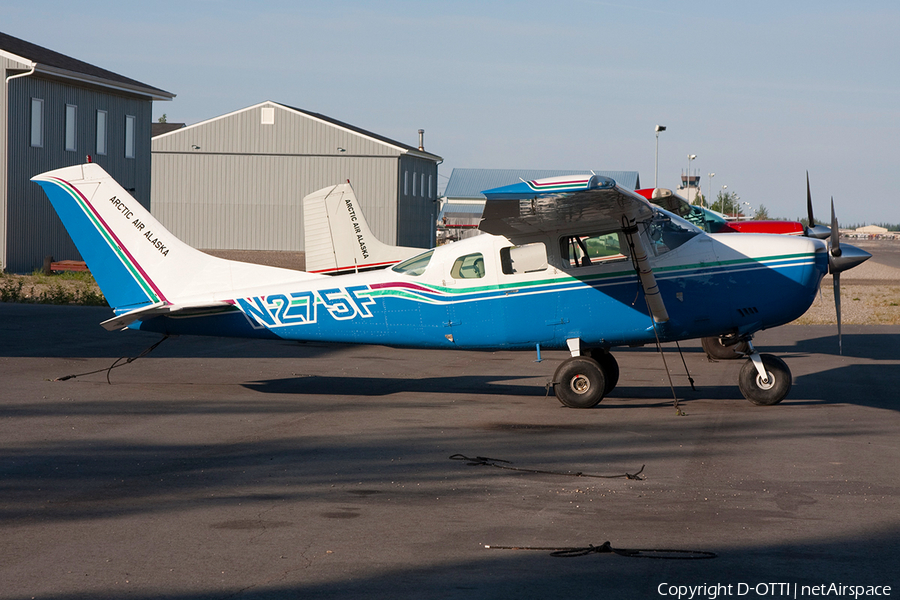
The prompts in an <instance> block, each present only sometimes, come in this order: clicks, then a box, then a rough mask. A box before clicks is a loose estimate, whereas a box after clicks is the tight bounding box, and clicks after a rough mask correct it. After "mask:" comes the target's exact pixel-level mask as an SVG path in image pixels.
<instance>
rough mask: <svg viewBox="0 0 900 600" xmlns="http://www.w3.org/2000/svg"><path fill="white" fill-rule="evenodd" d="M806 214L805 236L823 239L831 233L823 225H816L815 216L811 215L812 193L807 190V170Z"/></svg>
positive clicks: (807, 173)
mask: <svg viewBox="0 0 900 600" xmlns="http://www.w3.org/2000/svg"><path fill="white" fill-rule="evenodd" d="M806 215H807V218H808V219H809V223H808V224H807V226H806V235H807V237H811V238H816V239H817V240H824V239H826V238H828V236H829V235H831V230H829V229H828V227H826V226H825V225H816V218H815V217H814V216H813V207H812V194H811V193H810V191H809V171H807V172H806Z"/></svg>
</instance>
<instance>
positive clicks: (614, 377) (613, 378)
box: [591, 348, 619, 398]
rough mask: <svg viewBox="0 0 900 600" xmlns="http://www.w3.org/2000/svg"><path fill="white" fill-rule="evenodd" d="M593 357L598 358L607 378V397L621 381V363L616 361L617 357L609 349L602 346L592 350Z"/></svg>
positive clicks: (605, 391) (604, 393) (598, 362)
mask: <svg viewBox="0 0 900 600" xmlns="http://www.w3.org/2000/svg"><path fill="white" fill-rule="evenodd" d="M591 358H593V359H594V360H596V361H597V364H598V365H600V368H601V369H602V370H603V377H604V378H605V379H606V388H605V389H604V390H603V397H604V398H605V397H606V396H609V393H610V392H612V391H613V390H614V389H616V385H618V383H619V363H618V361H616V357H615V356H613V355H612V354H610V352H609V350H604V349H602V348H594V349H593V350H591Z"/></svg>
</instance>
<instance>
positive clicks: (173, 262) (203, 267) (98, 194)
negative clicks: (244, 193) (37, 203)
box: [32, 163, 316, 314]
mask: <svg viewBox="0 0 900 600" xmlns="http://www.w3.org/2000/svg"><path fill="white" fill-rule="evenodd" d="M32 181H35V182H37V183H38V184H40V185H41V187H42V188H43V189H44V192H45V193H46V194H47V197H48V198H49V199H50V202H51V203H52V204H53V208H54V209H55V210H56V213H57V214H58V215H59V218H60V219H61V220H62V222H63V225H64V226H65V227H66V230H67V231H68V232H69V235H70V236H71V237H72V241H74V242H75V245H76V247H77V248H78V251H79V252H81V256H82V257H83V258H84V260H85V262H86V263H87V265H88V268H90V270H91V273H92V274H93V275H94V278H95V279H96V280H97V283H98V284H99V286H100V289H101V290H102V291H103V295H104V296H106V299H107V301H108V302H109V304H110V306H111V307H113V308H114V309H115V310H116V312H117V314H121V313H127V312H130V311H134V310H138V309H146V308H147V307H149V306H154V305H158V306H161V305H165V306H170V305H173V304H177V303H179V302H184V301H185V300H188V299H189V300H191V301H194V302H204V301H207V300H210V301H212V300H213V299H215V298H217V297H219V296H222V295H223V294H225V295H227V294H228V292H229V291H230V290H234V289H240V288H242V287H250V286H253V285H264V284H269V283H280V282H285V281H298V280H301V279H308V278H313V277H316V276H311V275H309V274H307V273H304V272H302V271H291V270H288V269H276V268H274V267H266V266H262V265H251V264H247V263H241V262H236V261H229V260H224V259H221V258H216V257H213V256H210V255H208V254H205V253H203V252H200V251H199V250H195V249H194V248H191V247H190V246H188V245H187V244H185V243H184V242H182V241H181V240H179V239H178V238H176V237H175V236H174V235H173V234H172V233H171V232H170V231H168V230H167V229H166V228H165V227H163V226H162V224H161V223H160V222H159V221H157V220H156V219H155V218H154V217H153V215H151V214H150V211H148V210H147V209H146V208H144V207H143V206H141V205H140V203H138V201H137V200H135V199H134V198H133V197H132V196H131V195H130V194H129V193H128V192H127V191H125V189H124V188H123V187H122V186H120V185H119V184H118V183H117V182H116V181H115V180H114V179H113V178H112V177H111V176H110V175H109V174H108V173H107V172H106V171H104V170H103V168H102V167H100V166H99V165H97V164H94V163H88V164H84V165H76V166H72V167H66V168H63V169H57V170H55V171H50V172H47V173H42V174H41V175H37V176H35V177H33V178H32Z"/></svg>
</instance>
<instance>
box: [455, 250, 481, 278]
mask: <svg viewBox="0 0 900 600" xmlns="http://www.w3.org/2000/svg"><path fill="white" fill-rule="evenodd" d="M450 277H452V278H453V279H481V278H482V277H484V256H482V254H481V252H476V253H475V254H466V255H465V256H460V257H459V258H457V259H456V262H454V263H453V267H452V268H451V269H450Z"/></svg>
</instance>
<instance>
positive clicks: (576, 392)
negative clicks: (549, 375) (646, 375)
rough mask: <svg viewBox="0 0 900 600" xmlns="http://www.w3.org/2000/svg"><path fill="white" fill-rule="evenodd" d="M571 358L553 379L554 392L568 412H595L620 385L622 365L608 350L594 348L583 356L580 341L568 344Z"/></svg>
mask: <svg viewBox="0 0 900 600" xmlns="http://www.w3.org/2000/svg"><path fill="white" fill-rule="evenodd" d="M567 342H568V345H569V351H570V352H571V354H572V356H571V358H567V359H566V360H564V361H563V362H562V364H561V365H559V367H558V368H557V369H556V373H555V374H554V375H553V392H554V393H555V394H556V398H557V399H558V400H559V401H560V402H561V403H562V404H563V405H565V406H568V407H569V408H592V407H594V406H597V404H599V403H600V401H601V400H603V397H604V396H606V395H607V394H609V393H610V392H611V391H612V390H613V388H615V387H616V384H617V383H618V381H619V364H618V363H617V362H616V359H615V358H614V357H613V355H612V354H610V353H609V351H608V350H604V349H602V348H595V349H592V350H590V351H589V355H588V356H583V355H582V354H581V340H580V339H578V338H573V339H571V340H567Z"/></svg>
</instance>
